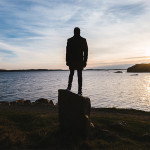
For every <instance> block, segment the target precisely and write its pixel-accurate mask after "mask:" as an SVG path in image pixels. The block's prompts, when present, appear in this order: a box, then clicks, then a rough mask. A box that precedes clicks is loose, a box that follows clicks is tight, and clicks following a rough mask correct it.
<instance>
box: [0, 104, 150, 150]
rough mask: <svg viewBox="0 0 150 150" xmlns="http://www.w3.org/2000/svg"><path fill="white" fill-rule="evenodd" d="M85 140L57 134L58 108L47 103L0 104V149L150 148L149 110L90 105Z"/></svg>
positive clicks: (58, 131) (107, 149) (133, 149)
mask: <svg viewBox="0 0 150 150" xmlns="http://www.w3.org/2000/svg"><path fill="white" fill-rule="evenodd" d="M91 120H92V122H93V123H94V125H95V128H91V129H90V132H89V136H88V137H87V138H86V139H82V138H80V137H78V138H74V137H72V136H71V135H68V136H64V135H61V132H60V130H59V120H58V110H57V108H54V107H53V108H50V107H49V106H47V105H41V106H40V105H37V106H21V105H20V106H0V149H3V150H4V149H63V148H64V149H86V150H88V149H101V150H128V149H129V150H130V149H132V150H135V149H136V150H138V149H139V150H141V149H142V150H148V149H150V112H143V111H137V110H126V109H115V108H107V109H106V108H104V109H102V108H97V109H96V108H93V109H92V111H91Z"/></svg>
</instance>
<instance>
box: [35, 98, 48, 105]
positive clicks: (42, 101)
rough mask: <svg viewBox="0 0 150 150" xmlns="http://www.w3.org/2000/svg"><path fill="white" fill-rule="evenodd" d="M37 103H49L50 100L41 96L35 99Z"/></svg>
mask: <svg viewBox="0 0 150 150" xmlns="http://www.w3.org/2000/svg"><path fill="white" fill-rule="evenodd" d="M35 103H36V104H49V100H48V99H45V98H40V99H38V100H36V101H35Z"/></svg>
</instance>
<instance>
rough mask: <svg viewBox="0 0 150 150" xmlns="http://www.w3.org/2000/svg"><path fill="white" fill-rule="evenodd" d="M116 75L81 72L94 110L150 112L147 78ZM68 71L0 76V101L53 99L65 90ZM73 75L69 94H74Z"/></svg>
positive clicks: (141, 75)
mask: <svg viewBox="0 0 150 150" xmlns="http://www.w3.org/2000/svg"><path fill="white" fill-rule="evenodd" d="M114 72H115V71H84V72H83V95H84V96H88V97H90V99H91V103H92V106H93V107H119V108H134V109H141V110H146V111H149V110H150V74H149V73H139V75H136V76H133V73H126V72H125V71H124V73H114ZM68 75H69V72H68V71H43V72H42V71H39V72H3V73H2V72H0V100H7V101H12V100H16V99H21V98H24V99H30V100H32V101H34V100H36V99H38V98H41V97H43V98H48V99H54V100H55V102H57V94H58V89H60V88H62V89H65V88H66V87H67V82H68ZM77 89H78V88H77V75H76V73H75V77H74V81H73V87H72V91H73V92H75V93H77Z"/></svg>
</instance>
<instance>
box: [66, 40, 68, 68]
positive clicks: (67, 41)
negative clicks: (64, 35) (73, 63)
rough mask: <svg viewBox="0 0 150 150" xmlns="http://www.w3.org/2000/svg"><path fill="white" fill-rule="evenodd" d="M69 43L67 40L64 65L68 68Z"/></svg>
mask: <svg viewBox="0 0 150 150" xmlns="http://www.w3.org/2000/svg"><path fill="white" fill-rule="evenodd" d="M68 49H69V41H68V40H67V46H66V65H67V66H69V50H68Z"/></svg>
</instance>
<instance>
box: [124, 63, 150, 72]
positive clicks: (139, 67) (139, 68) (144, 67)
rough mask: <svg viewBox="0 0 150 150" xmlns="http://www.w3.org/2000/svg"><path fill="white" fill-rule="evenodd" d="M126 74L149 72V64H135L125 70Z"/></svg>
mask: <svg viewBox="0 0 150 150" xmlns="http://www.w3.org/2000/svg"><path fill="white" fill-rule="evenodd" d="M127 72H150V63H149V64H136V65H134V66H132V67H129V68H128V69H127Z"/></svg>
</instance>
